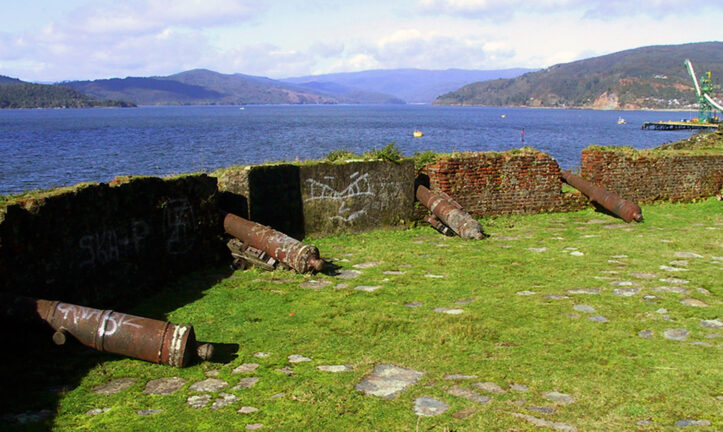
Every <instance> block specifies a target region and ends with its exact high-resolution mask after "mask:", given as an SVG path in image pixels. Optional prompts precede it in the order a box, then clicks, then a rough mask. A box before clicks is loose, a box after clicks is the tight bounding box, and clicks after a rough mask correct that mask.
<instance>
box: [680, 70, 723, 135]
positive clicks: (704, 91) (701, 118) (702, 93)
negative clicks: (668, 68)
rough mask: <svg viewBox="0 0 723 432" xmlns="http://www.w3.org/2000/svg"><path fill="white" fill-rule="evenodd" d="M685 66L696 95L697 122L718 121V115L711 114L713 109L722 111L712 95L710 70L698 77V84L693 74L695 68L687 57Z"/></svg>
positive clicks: (722, 108) (721, 107)
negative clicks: (691, 79)
mask: <svg viewBox="0 0 723 432" xmlns="http://www.w3.org/2000/svg"><path fill="white" fill-rule="evenodd" d="M685 67H686V68H687V69H688V74H689V75H690V77H691V78H693V84H694V85H695V94H696V96H697V97H698V122H700V123H713V122H718V121H719V120H718V117H717V116H714V115H713V112H714V111H715V110H718V111H720V112H723V106H721V104H719V103H718V102H716V101H715V100H714V99H713V98H712V97H711V93H712V92H713V87H714V86H713V81H712V80H711V76H710V72H706V73H705V74H704V75H703V76H701V78H700V84H699V83H698V78H696V76H695V70H694V69H693V63H691V62H690V60H689V59H685Z"/></svg>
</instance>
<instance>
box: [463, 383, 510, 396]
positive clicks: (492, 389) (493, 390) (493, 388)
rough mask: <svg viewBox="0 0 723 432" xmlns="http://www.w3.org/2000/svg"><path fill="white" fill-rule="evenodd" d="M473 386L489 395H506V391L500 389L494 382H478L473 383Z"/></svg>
mask: <svg viewBox="0 0 723 432" xmlns="http://www.w3.org/2000/svg"><path fill="white" fill-rule="evenodd" d="M472 385H473V386H475V387H477V388H478V389H480V390H482V391H484V392H487V393H490V394H506V393H507V390H505V389H503V388H502V387H500V385H499V384H497V383H494V382H478V383H473V384H472Z"/></svg>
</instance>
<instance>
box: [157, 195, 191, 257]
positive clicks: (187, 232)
mask: <svg viewBox="0 0 723 432" xmlns="http://www.w3.org/2000/svg"><path fill="white" fill-rule="evenodd" d="M195 227H196V224H195V218H194V217H193V208H192V207H191V204H190V203H189V202H188V199H186V198H181V199H174V200H171V201H168V202H167V203H166V206H165V207H164V208H163V229H164V231H165V234H166V250H167V251H168V253H170V254H172V255H180V254H183V253H186V252H188V251H189V250H190V249H191V247H193V232H194V230H195Z"/></svg>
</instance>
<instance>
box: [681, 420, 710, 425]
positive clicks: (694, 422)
mask: <svg viewBox="0 0 723 432" xmlns="http://www.w3.org/2000/svg"><path fill="white" fill-rule="evenodd" d="M675 426H676V427H688V426H710V421H708V420H691V419H684V420H678V421H677V422H675Z"/></svg>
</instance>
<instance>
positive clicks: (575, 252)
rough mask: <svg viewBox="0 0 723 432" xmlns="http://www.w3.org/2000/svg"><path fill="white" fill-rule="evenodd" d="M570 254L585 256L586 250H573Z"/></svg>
mask: <svg viewBox="0 0 723 432" xmlns="http://www.w3.org/2000/svg"><path fill="white" fill-rule="evenodd" d="M570 256H578V257H581V256H585V253H584V252H580V251H572V252H570Z"/></svg>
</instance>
